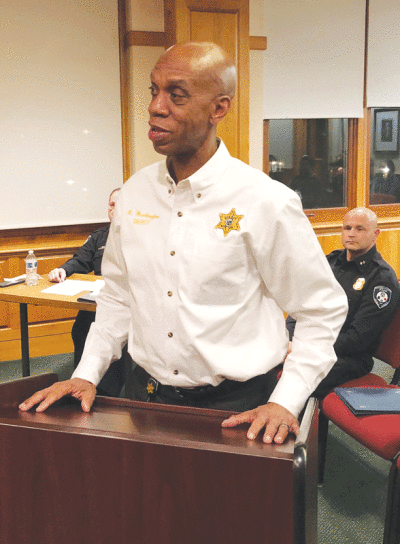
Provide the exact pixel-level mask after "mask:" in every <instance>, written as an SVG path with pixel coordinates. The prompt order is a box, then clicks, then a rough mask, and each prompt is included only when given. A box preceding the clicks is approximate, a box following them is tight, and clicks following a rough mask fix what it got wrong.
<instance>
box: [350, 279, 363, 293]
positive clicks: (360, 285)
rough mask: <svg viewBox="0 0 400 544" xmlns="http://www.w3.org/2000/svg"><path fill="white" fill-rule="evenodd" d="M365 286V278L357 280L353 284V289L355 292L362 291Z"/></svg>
mask: <svg viewBox="0 0 400 544" xmlns="http://www.w3.org/2000/svg"><path fill="white" fill-rule="evenodd" d="M364 284H365V278H357V279H356V281H355V283H354V284H353V289H354V290H355V291H361V289H362V288H363V287H364Z"/></svg>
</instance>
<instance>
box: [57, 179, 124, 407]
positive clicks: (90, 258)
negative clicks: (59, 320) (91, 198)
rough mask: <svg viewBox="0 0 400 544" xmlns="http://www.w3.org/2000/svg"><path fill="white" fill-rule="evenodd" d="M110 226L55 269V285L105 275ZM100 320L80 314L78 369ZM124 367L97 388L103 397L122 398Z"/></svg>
mask: <svg viewBox="0 0 400 544" xmlns="http://www.w3.org/2000/svg"><path fill="white" fill-rule="evenodd" d="M118 191H119V189H114V191H113V192H112V193H111V195H110V197H109V200H108V218H109V219H110V222H111V221H112V218H113V214H114V207H115V201H116V198H117V195H118ZM109 230H110V225H107V226H106V227H102V228H100V229H98V230H96V231H95V232H93V233H92V234H91V235H90V236H89V238H88V239H87V240H86V242H85V243H84V244H83V246H82V247H81V248H79V249H78V251H77V252H76V253H75V255H74V256H73V257H72V259H69V260H68V261H67V262H65V263H64V264H63V265H62V266H61V267H60V268H55V269H54V270H52V271H51V272H49V280H50V281H54V282H61V281H64V280H65V279H66V278H67V277H69V276H71V275H72V274H88V273H89V272H94V273H95V274H96V276H100V275H101V261H102V258H103V253H104V248H105V245H106V241H107V238H108V233H109ZM95 317H96V312H87V311H85V310H80V311H79V312H78V315H77V316H76V320H75V323H74V324H73V326H72V331H71V336H72V341H73V343H74V367H75V368H76V367H77V366H78V363H79V361H80V360H81V357H82V353H83V348H84V347H85V340H86V337H87V335H88V332H89V329H90V325H91V324H92V323H93V321H94V320H95ZM124 381H125V375H124V363H123V360H122V358H121V359H119V360H118V361H115V362H114V363H113V364H112V365H111V366H110V368H109V369H108V371H107V373H106V374H105V376H104V377H103V379H102V380H101V383H100V384H99V386H98V388H97V393H98V394H99V395H107V396H111V397H118V396H119V394H120V393H121V389H122V386H123V385H124Z"/></svg>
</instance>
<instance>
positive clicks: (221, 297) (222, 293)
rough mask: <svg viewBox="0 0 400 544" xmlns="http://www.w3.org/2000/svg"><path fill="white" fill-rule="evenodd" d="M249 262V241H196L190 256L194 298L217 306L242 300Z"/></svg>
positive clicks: (191, 297)
mask: <svg viewBox="0 0 400 544" xmlns="http://www.w3.org/2000/svg"><path fill="white" fill-rule="evenodd" d="M247 264H248V259H247V246H246V244H243V243H228V241H227V242H226V243H225V242H215V241H212V242H208V243H201V244H195V246H194V248H193V251H192V253H191V254H190V257H189V259H188V265H189V269H188V285H189V297H190V300H191V301H192V302H195V303H196V304H207V305H210V304H212V305H216V306H218V305H227V304H229V305H233V304H238V303H240V301H241V300H242V297H243V288H244V285H245V281H246V273H247Z"/></svg>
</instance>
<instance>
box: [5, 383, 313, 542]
mask: <svg viewBox="0 0 400 544" xmlns="http://www.w3.org/2000/svg"><path fill="white" fill-rule="evenodd" d="M56 380H57V376H56V375H55V374H45V375H41V376H34V377H29V378H22V379H20V380H16V381H13V382H8V383H3V384H0V542H1V543H3V542H4V543H7V544H36V543H37V544H39V543H40V544H72V543H73V544H244V543H246V542H248V543H249V544H278V543H279V544H286V543H295V544H316V542H317V522H316V509H317V419H318V418H317V405H316V402H315V401H314V400H311V401H310V402H309V404H308V406H307V408H306V411H305V414H304V417H303V419H302V426H301V433H300V436H299V437H298V438H297V440H296V441H294V440H293V439H290V440H288V441H287V442H286V443H285V444H283V445H281V446H278V445H267V444H263V443H262V441H261V439H257V440H256V441H248V440H247V439H246V432H245V428H243V427H241V428H236V429H223V428H221V421H222V420H223V419H224V418H225V417H226V416H227V415H229V413H227V412H220V411H215V410H203V409H197V408H181V407H174V406H161V405H156V404H147V403H141V402H134V401H129V400H125V399H109V398H103V397H97V399H96V402H95V405H94V407H93V409H92V411H91V412H90V413H89V414H86V413H84V412H82V411H81V408H80V405H79V403H77V402H76V401H74V400H71V399H68V400H66V401H62V402H61V403H59V404H57V405H55V406H53V407H50V408H49V409H48V410H47V411H46V412H44V413H42V414H38V413H36V412H34V411H31V412H20V411H19V410H18V408H17V406H18V404H19V402H21V401H22V400H24V399H25V398H27V397H28V396H30V395H31V394H32V393H33V392H34V391H36V390H38V389H41V388H43V387H48V386H49V385H51V384H52V383H54V382H55V381H56Z"/></svg>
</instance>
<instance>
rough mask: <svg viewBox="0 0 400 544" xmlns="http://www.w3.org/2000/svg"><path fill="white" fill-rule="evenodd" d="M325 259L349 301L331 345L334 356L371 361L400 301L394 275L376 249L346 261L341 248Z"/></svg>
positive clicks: (399, 292) (344, 253)
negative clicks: (333, 344)
mask: <svg viewBox="0 0 400 544" xmlns="http://www.w3.org/2000/svg"><path fill="white" fill-rule="evenodd" d="M327 259H328V262H329V264H330V265H331V267H332V270H333V273H334V275H335V277H336V279H337V280H338V282H339V283H340V285H341V286H342V287H343V289H344V290H345V292H346V295H347V298H348V302H349V311H348V314H347V318H346V321H345V322H344V324H343V327H342V329H341V331H340V333H339V336H338V338H337V340H336V342H335V346H334V347H335V352H336V355H337V356H338V357H341V356H345V355H349V356H355V357H356V358H357V359H359V358H360V357H361V356H362V357H363V358H364V357H367V358H368V359H370V360H372V355H373V353H374V352H375V350H376V348H377V347H378V344H379V339H380V336H381V333H382V332H383V330H384V328H385V326H386V324H387V323H388V321H389V320H390V318H391V316H392V315H393V312H394V310H395V309H396V306H397V304H398V301H399V299H400V288H399V284H398V281H397V277H396V274H395V272H394V270H393V268H392V267H391V266H390V265H389V264H388V263H387V262H386V261H384V260H383V258H382V257H381V255H380V254H379V253H378V251H377V249H376V246H373V247H372V248H371V249H370V250H369V251H368V252H367V253H364V255H361V256H360V257H357V258H356V259H354V260H352V261H348V260H347V258H346V250H345V249H343V250H336V251H332V253H330V254H329V255H328V256H327Z"/></svg>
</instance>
